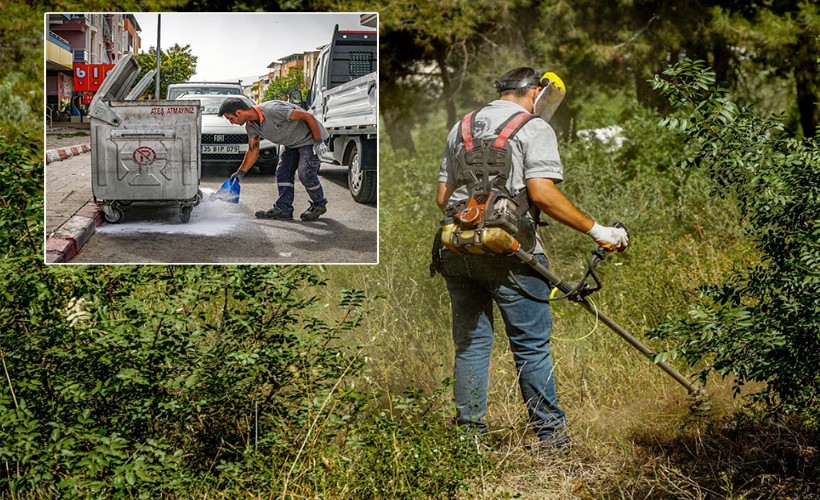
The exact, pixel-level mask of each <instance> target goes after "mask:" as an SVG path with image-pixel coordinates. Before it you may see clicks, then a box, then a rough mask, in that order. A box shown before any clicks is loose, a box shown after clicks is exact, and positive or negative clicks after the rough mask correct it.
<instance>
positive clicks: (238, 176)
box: [231, 168, 245, 181]
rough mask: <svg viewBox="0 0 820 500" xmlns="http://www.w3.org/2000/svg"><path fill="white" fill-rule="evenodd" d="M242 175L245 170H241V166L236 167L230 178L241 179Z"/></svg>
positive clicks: (243, 175)
mask: <svg viewBox="0 0 820 500" xmlns="http://www.w3.org/2000/svg"><path fill="white" fill-rule="evenodd" d="M243 177H245V172H243V171H242V169H241V168H238V169H236V172H234V173H232V174H231V180H234V179H236V180H238V181H241V180H242V178H243Z"/></svg>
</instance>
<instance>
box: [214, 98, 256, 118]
mask: <svg viewBox="0 0 820 500" xmlns="http://www.w3.org/2000/svg"><path fill="white" fill-rule="evenodd" d="M239 109H241V110H243V111H244V110H246V109H250V106H248V103H246V102H245V101H243V100H242V99H240V98H238V97H229V98H227V99H225V100H224V101H222V106H219V112H218V113H217V114H216V116H220V117H221V116H222V115H224V114H225V113H230V114H232V115H235V114H236V111H237V110H239Z"/></svg>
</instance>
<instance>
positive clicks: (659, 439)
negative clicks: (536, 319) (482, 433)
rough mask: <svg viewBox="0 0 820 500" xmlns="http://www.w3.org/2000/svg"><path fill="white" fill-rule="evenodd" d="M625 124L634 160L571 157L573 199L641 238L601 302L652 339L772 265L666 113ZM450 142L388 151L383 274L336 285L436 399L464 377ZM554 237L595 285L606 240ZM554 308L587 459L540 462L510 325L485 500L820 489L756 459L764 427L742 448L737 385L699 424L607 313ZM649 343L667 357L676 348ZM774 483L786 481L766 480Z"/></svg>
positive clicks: (570, 273) (576, 432)
mask: <svg viewBox="0 0 820 500" xmlns="http://www.w3.org/2000/svg"><path fill="white" fill-rule="evenodd" d="M623 115H625V116H628V117H629V118H627V119H624V120H623V121H621V122H620V124H621V125H622V126H623V127H624V134H625V136H626V142H625V143H624V145H623V146H622V147H621V148H613V147H611V146H610V145H606V144H600V143H587V142H583V141H575V142H570V143H567V144H563V145H562V147H561V152H562V158H563V160H564V165H565V178H566V182H565V184H564V185H562V189H563V190H564V192H565V193H567V194H568V196H569V197H570V198H571V199H572V200H573V201H574V202H575V203H576V204H577V205H578V206H579V207H580V208H581V209H582V210H583V211H585V212H586V213H588V214H590V215H591V216H592V217H594V218H597V219H598V220H600V221H601V222H603V223H612V222H614V221H615V220H620V221H623V222H624V223H626V225H627V227H629V229H630V232H631V237H630V248H629V250H628V251H627V252H626V253H625V254H622V255H615V256H611V257H610V258H609V259H608V261H607V262H606V263H605V264H604V265H602V266H601V274H602V278H603V280H604V290H603V291H601V292H600V293H598V294H596V295H594V296H593V300H594V301H595V303H596V305H597V306H598V307H599V308H600V309H601V310H603V311H606V312H607V313H608V314H610V315H611V316H612V317H613V318H615V319H616V321H618V322H619V323H620V324H622V325H623V326H624V327H626V328H627V329H628V330H630V331H631V332H633V333H634V334H636V335H637V336H638V337H639V338H641V337H642V333H643V332H646V331H648V330H650V329H653V328H655V327H657V326H658V325H660V324H661V323H662V322H664V321H665V320H666V319H667V318H668V317H671V316H677V315H680V314H681V313H682V312H683V311H685V310H686V308H687V306H688V305H689V304H690V303H692V301H693V300H694V299H695V297H696V296H697V290H696V288H697V287H698V286H700V285H702V284H716V283H719V282H720V280H721V278H722V277H723V276H724V274H725V273H726V272H727V271H728V270H730V269H731V268H733V266H739V265H745V264H748V263H750V262H754V261H755V259H756V258H757V256H756V255H755V253H754V251H753V249H752V248H751V247H750V245H748V244H746V242H745V241H744V240H743V237H742V231H741V228H740V227H739V226H738V223H737V220H738V217H737V212H736V208H735V204H734V202H733V200H731V199H721V198H712V197H710V196H709V194H708V192H709V185H708V180H707V179H706V178H705V177H704V176H702V175H700V174H698V173H685V172H683V171H682V170H679V169H678V168H677V167H676V163H677V161H679V159H680V155H681V151H682V149H681V148H682V146H681V145H680V143H679V141H678V140H677V139H676V138H675V137H674V136H673V135H672V134H671V133H670V132H668V131H665V130H663V129H661V128H659V127H658V126H657V122H658V117H656V116H655V115H653V114H652V113H650V112H646V111H641V110H638V109H632V110H630V112H629V113H623ZM433 122H436V121H435V120H433ZM446 132H447V130H446V129H444V128H443V127H442V128H438V129H436V128H428V129H426V130H421V131H417V132H416V134H415V139H416V146H417V149H418V154H417V155H416V156H414V157H410V156H408V155H406V154H404V153H402V152H399V151H394V150H391V149H390V148H389V147H388V146H387V141H382V144H381V146H382V147H381V151H380V169H381V170H380V204H381V205H380V235H381V236H380V238H381V241H380V243H381V246H380V265H379V266H377V267H356V268H349V267H333V268H330V269H329V270H328V276H329V278H330V281H331V282H332V283H334V284H335V286H341V287H350V288H357V289H362V290H364V291H365V292H366V293H367V294H368V295H369V296H371V297H380V299H379V300H377V301H374V302H372V303H371V304H370V307H371V311H370V313H369V314H368V315H367V317H366V319H365V321H364V324H363V326H364V328H363V329H362V330H361V332H360V334H361V335H367V336H369V337H374V338H376V341H375V343H374V344H373V345H372V346H371V347H370V348H369V349H368V351H367V353H368V356H370V357H371V358H372V359H373V360H374V363H373V364H372V365H371V366H370V367H369V370H368V377H369V380H371V381H372V383H373V384H374V385H375V386H376V387H378V388H379V390H381V391H386V392H393V393H395V392H397V391H401V390H402V388H404V387H407V386H410V385H413V386H419V387H422V388H425V389H428V390H436V389H437V388H439V387H440V386H441V382H442V380H445V379H446V378H447V377H449V376H450V374H451V370H452V356H453V350H452V342H451V340H450V313H449V300H448V297H447V294H446V290H445V287H444V284H443V280H442V279H441V278H440V277H438V278H435V279H431V278H430V277H429V273H428V265H429V260H430V257H429V255H430V245H431V240H432V236H433V234H434V232H435V230H436V228H437V222H438V218H439V213H438V209H437V208H436V207H435V204H434V196H435V186H436V183H437V172H438V165H439V162H440V154H441V150H442V147H443V143H444V138H445V137H446ZM542 235H543V236H544V239H545V243H546V247H547V253H548V256H549V257H550V260H551V267H552V269H553V270H555V271H556V272H557V273H558V274H559V275H560V276H562V277H565V278H570V279H576V278H578V277H580V275H581V273H582V270H583V266H584V263H585V261H586V259H587V258H588V256H589V252H590V251H591V250H592V249H593V245H592V242H591V241H589V239H588V238H587V237H586V236H584V235H580V234H577V233H574V232H573V231H571V230H569V229H567V228H565V227H561V226H560V225H558V224H553V225H551V226H549V227H548V228H546V229H544V230H543V233H542ZM553 310H554V313H555V326H554V330H553V335H554V342H553V348H554V353H555V359H556V372H557V381H558V390H559V399H560V401H561V403H562V405H563V406H564V408H565V409H566V411H567V413H568V416H569V418H570V426H571V432H572V435H573V443H574V444H573V450H572V451H571V453H570V454H569V455H567V456H564V457H561V458H556V459H554V460H546V461H545V460H544V459H543V458H538V457H533V456H532V454H531V453H530V452H529V451H528V448H527V447H528V445H529V444H531V443H532V441H533V439H534V438H533V437H532V436H531V433H530V432H529V431H528V430H527V426H526V415H525V410H524V407H523V405H522V404H521V401H520V393H519V392H518V387H517V382H516V379H515V370H514V366H513V362H512V356H511V354H510V353H509V348H508V346H507V343H506V342H505V341H504V335H503V333H502V332H503V326H502V325H501V323H500V321H498V320H497V322H496V323H497V325H496V326H497V329H496V332H497V342H496V344H495V347H494V353H493V359H492V365H491V379H490V391H489V400H490V404H489V412H488V423H489V424H490V427H491V438H490V451H489V452H488V456H489V457H490V459H491V462H490V463H491V469H489V470H487V471H486V472H485V474H489V476H481V477H479V479H475V480H473V482H472V487H471V489H470V491H469V496H470V497H472V496H475V497H482V498H497V497H501V498H504V497H508V496H516V495H517V496H520V497H524V498H545V497H548V498H577V497H581V498H610V497H613V496H614V497H625V498H645V497H682V498H705V497H707V496H718V497H722V496H726V497H737V496H743V495H745V494H750V495H751V496H754V497H756V496H764V497H765V496H770V495H772V494H774V493H775V492H782V491H786V492H791V493H792V494H798V493H800V492H804V493H805V492H806V491H809V490H806V489H805V487H804V486H801V482H800V480H799V479H798V478H797V476H796V472H794V470H793V469H792V468H791V465H794V464H791V465H786V464H784V463H783V462H782V461H781V462H778V461H777V460H772V461H769V462H767V464H768V466H763V467H759V468H758V467H756V466H755V465H754V464H753V463H752V462H753V460H752V458H751V455H752V454H751V453H750V452H749V450H748V449H745V451H744V450H743V448H744V446H743V444H742V439H743V437H744V434H743V433H749V434H751V433H753V432H754V431H752V430H750V429H749V428H744V429H745V430H743V431H740V434H736V435H735V437H734V438H733V437H731V435H730V433H728V428H727V427H726V426H727V425H728V426H737V425H738V424H737V420H734V418H735V417H734V415H735V414H736V412H737V411H738V410H739V407H740V406H739V405H740V401H738V400H735V399H733V398H732V396H731V389H730V387H729V386H730V384H729V381H722V380H712V381H711V382H710V386H709V390H710V393H711V401H712V404H713V411H712V414H711V415H710V416H709V417H706V418H704V419H696V418H693V417H692V416H691V415H690V413H689V404H688V403H689V401H688V398H687V395H686V391H685V390H684V389H683V388H681V387H680V386H679V385H677V384H676V383H675V382H673V381H672V380H671V379H670V378H668V377H667V376H666V375H664V374H663V373H662V372H661V371H660V370H659V369H658V368H657V367H655V366H653V365H652V363H651V362H649V361H648V360H647V359H645V358H644V357H643V356H642V355H641V354H639V353H637V352H636V351H634V350H632V348H631V347H629V346H628V345H627V344H625V343H624V342H623V341H622V340H620V339H619V338H618V337H617V336H616V335H615V334H614V333H612V332H610V331H609V330H608V329H606V327H604V326H603V325H600V324H596V321H595V318H594V317H592V316H590V315H588V314H586V313H584V312H579V311H578V308H577V307H576V306H574V305H572V304H564V303H557V304H555V305H554V308H553ZM360 340H361V339H360ZM647 342H648V341H647ZM648 343H649V344H650V345H652V347H653V348H654V349H656V350H658V351H662V350H664V349H666V348H667V346H665V345H662V344H657V343H656V344H652V343H651V342H648ZM672 363H673V364H674V363H675V362H674V361H672ZM681 369H682V371H685V370H683V368H681ZM771 432H772V433H776V431H771ZM764 434H765V433H764ZM766 436H770V434H766ZM792 437H794V436H792ZM760 439H761V440H763V441H766V440H767V439H768V438H767V437H761V438H760ZM801 439H803V438H801ZM775 441H776V440H775V439H774V438H773V439H772V443H773V442H775ZM787 441H789V442H790V443H793V444H794V443H797V442H801V443H803V444H802V445H801V446H802V448H801V449H803V450H804V451H805V450H808V451H807V452H806V455H805V457H804V460H803V462H802V463H803V464H804V465H805V467H803V469H801V470H803V471H804V472H805V470H806V468H809V469H810V468H811V464H816V452H812V449H811V448H810V447H809V445H808V444H806V441H805V440H804V441H800V440H796V439H792V440H788V439H787ZM758 445H761V443H758ZM812 453H814V454H812ZM730 462H731V464H732V467H730V468H729V469H724V467H723V466H724V465H727V464H729V463H730ZM709 466H711V467H712V468H711V469H710V468H709ZM749 474H751V476H750V475H749ZM772 474H774V475H778V474H780V475H783V477H782V479H776V480H771V479H769V480H767V481H763V482H760V481H758V482H755V481H754V480H752V478H756V479H760V478H761V477H764V478H765V477H768V476H769V475H772ZM489 477H492V478H493V479H488V478H489ZM803 477H804V478H805V477H810V478H811V477H813V478H814V479H809V483H803V484H815V483H811V481H815V482H816V478H817V471H816V470H815V471H814V476H811V474H809V475H808V476H805V475H804V476H803ZM764 483H765V484H764ZM798 496H799V495H798Z"/></svg>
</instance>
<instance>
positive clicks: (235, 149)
mask: <svg viewBox="0 0 820 500" xmlns="http://www.w3.org/2000/svg"><path fill="white" fill-rule="evenodd" d="M247 149H248V145H247V144H225V145H211V144H203V145H202V152H203V153H205V154H207V153H211V154H231V153H244V152H245V151H246V150H247Z"/></svg>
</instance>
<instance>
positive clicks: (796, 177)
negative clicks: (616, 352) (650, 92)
mask: <svg viewBox="0 0 820 500" xmlns="http://www.w3.org/2000/svg"><path fill="white" fill-rule="evenodd" d="M664 75H665V77H664V78H663V79H662V78H660V77H656V79H655V81H654V82H653V85H654V87H655V88H656V89H658V90H659V91H660V92H661V93H662V94H663V95H664V96H666V97H667V98H668V99H669V102H670V103H671V104H672V105H673V106H674V107H675V108H676V109H677V110H678V114H677V115H674V116H670V117H668V118H665V119H664V120H663V123H664V124H665V125H666V126H667V127H669V128H671V129H675V130H678V131H679V132H680V133H682V134H683V135H684V137H685V140H686V143H687V146H688V147H687V157H686V160H684V164H685V165H686V166H688V167H689V168H700V169H702V170H704V171H705V172H707V173H708V175H709V177H710V178H711V180H712V184H711V186H712V193H713V194H714V195H716V196H721V197H728V198H731V199H736V200H737V204H738V207H739V213H740V217H741V218H742V222H743V223H744V227H745V234H746V237H747V238H748V239H749V240H750V241H751V242H752V243H753V244H754V245H755V247H756V249H757V250H758V252H759V254H760V260H759V262H758V263H756V264H755V265H753V266H750V267H745V268H738V269H736V270H735V271H734V272H733V273H732V274H730V275H729V276H727V277H726V279H725V281H724V282H723V283H722V284H719V285H716V286H709V287H704V288H702V289H701V294H702V295H701V300H700V302H699V304H698V305H697V307H695V308H694V309H692V310H691V311H690V313H689V318H687V319H685V320H681V321H678V322H673V323H669V324H667V325H665V326H664V327H663V328H660V329H659V330H658V331H657V332H656V336H658V337H661V338H666V339H670V340H672V341H674V343H675V345H676V348H675V349H674V350H672V351H671V353H670V354H671V355H672V356H673V357H674V356H681V357H683V358H684V359H685V360H686V361H688V362H690V363H693V362H696V361H699V360H703V359H705V360H708V361H709V365H708V367H707V368H706V369H705V370H704V372H703V374H702V375H703V376H704V377H705V376H706V374H707V373H708V372H710V371H712V370H714V371H717V372H718V373H720V374H721V375H724V376H727V375H731V376H732V377H734V379H735V380H736V389H737V390H739V389H740V386H741V385H743V384H745V383H747V382H765V383H766V385H765V388H763V389H762V390H760V391H758V392H757V393H756V394H755V397H756V399H757V400H760V401H763V402H764V403H765V404H766V407H767V409H768V411H769V412H770V414H772V415H781V416H782V415H789V414H794V415H799V416H800V417H801V418H802V419H803V421H804V422H805V423H808V424H810V425H813V426H818V425H820V369H818V367H820V301H818V290H819V289H820V226H818V224H819V223H820V183H818V182H817V179H818V178H819V177H820V148H818V146H820V138H818V137H814V138H812V139H805V140H804V139H800V138H795V137H790V136H789V135H787V134H786V133H785V132H784V129H783V127H782V125H781V122H780V119H779V118H778V117H761V116H759V115H757V114H756V113H755V112H754V111H753V110H752V109H751V108H738V107H737V106H735V105H734V104H733V103H732V101H731V100H730V98H729V95H728V93H727V91H726V90H725V89H722V88H720V87H718V86H716V85H715V75H714V73H712V72H711V71H710V70H708V69H707V68H706V67H705V66H704V64H703V63H701V62H693V61H685V62H682V63H679V64H677V65H675V66H672V67H670V68H668V69H667V70H666V71H664ZM716 229H717V230H718V231H719V230H720V229H719V228H716Z"/></svg>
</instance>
